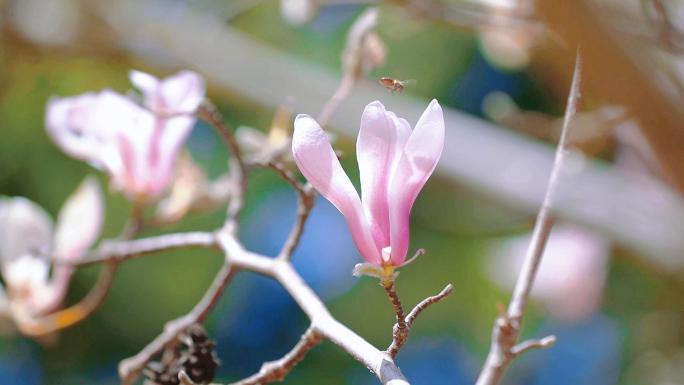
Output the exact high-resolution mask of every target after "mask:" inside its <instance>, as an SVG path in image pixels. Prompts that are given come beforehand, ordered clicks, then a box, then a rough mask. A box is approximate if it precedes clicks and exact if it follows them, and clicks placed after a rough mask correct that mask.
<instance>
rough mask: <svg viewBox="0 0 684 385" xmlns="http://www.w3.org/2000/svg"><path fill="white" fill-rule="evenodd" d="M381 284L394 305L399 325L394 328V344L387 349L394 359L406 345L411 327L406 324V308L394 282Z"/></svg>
mask: <svg viewBox="0 0 684 385" xmlns="http://www.w3.org/2000/svg"><path fill="white" fill-rule="evenodd" d="M381 284H382V287H383V288H384V289H385V292H387V297H388V298H389V300H390V302H391V303H392V308H393V309H394V314H396V316H397V323H396V324H395V325H394V327H393V328H392V343H391V344H390V346H389V347H388V348H387V353H388V354H389V355H390V357H392V358H394V357H396V356H397V353H399V349H401V347H402V346H403V345H404V344H405V343H406V339H407V338H408V333H409V326H408V325H407V324H406V315H404V308H403V307H402V305H401V300H400V299H399V296H398V295H397V291H396V288H395V287H394V280H393V279H392V280H383V281H382V283H381Z"/></svg>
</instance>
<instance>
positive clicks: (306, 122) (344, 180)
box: [292, 114, 381, 264]
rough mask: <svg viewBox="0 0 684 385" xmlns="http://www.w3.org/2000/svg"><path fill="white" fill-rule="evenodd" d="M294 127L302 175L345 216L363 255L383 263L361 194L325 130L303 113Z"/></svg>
mask: <svg viewBox="0 0 684 385" xmlns="http://www.w3.org/2000/svg"><path fill="white" fill-rule="evenodd" d="M294 127H295V129H294V133H293V137H292V154H293V155H294V159H295V162H296V163H297V166H298V167H299V169H300V170H301V172H302V174H304V176H305V177H306V179H307V180H308V181H309V182H310V183H311V184H312V185H313V186H314V187H315V188H316V190H318V191H319V192H320V193H321V195H323V196H324V197H325V198H326V199H328V200H329V201H330V202H331V203H332V204H333V205H335V207H337V209H338V210H340V212H341V213H342V215H344V217H345V219H346V220H347V224H348V225H349V228H350V229H351V233H352V238H353V239H354V243H356V246H357V248H358V249H359V251H360V253H361V255H362V256H363V257H364V258H365V259H366V260H367V261H368V262H371V263H375V264H380V263H381V260H380V253H379V251H378V249H377V247H376V246H375V243H374V241H373V238H372V236H371V234H370V231H369V226H368V223H367V221H366V218H365V216H364V213H363V209H362V207H361V201H360V200H359V196H358V194H357V192H356V189H354V185H352V183H351V181H350V180H349V177H348V176H347V174H346V173H345V172H344V170H343V169H342V166H341V165H340V161H339V160H338V159H337V156H336V155H335V151H333V148H332V146H331V145H330V141H329V140H328V137H327V136H326V135H325V132H323V130H322V129H321V126H320V125H319V124H318V123H317V122H316V121H315V120H314V119H313V118H311V117H310V116H308V115H303V114H300V115H298V116H297V118H296V119H295V123H294Z"/></svg>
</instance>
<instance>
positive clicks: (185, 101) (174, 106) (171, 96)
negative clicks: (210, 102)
mask: <svg viewBox="0 0 684 385" xmlns="http://www.w3.org/2000/svg"><path fill="white" fill-rule="evenodd" d="M205 91H206V86H205V84H204V79H202V77H201V76H200V75H199V74H197V73H195V72H192V71H181V72H179V73H177V74H176V75H174V76H171V77H168V78H166V79H164V80H162V82H161V86H160V90H159V93H160V95H161V99H162V100H163V101H164V107H165V109H166V110H167V111H169V112H173V113H191V112H194V111H195V110H196V109H197V107H199V105H200V103H201V102H202V100H204V93H205Z"/></svg>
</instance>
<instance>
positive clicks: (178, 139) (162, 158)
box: [148, 116, 195, 196]
mask: <svg viewBox="0 0 684 385" xmlns="http://www.w3.org/2000/svg"><path fill="white" fill-rule="evenodd" d="M161 124H162V125H163V128H162V130H163V131H161V132H160V135H159V137H158V138H157V140H156V142H155V143H154V146H156V147H157V150H156V151H157V152H158V156H159V158H158V160H157V161H156V169H155V170H154V178H153V179H152V180H150V183H149V185H148V190H149V193H150V194H151V195H152V196H159V195H160V194H161V193H162V192H164V191H165V190H166V189H167V188H168V187H169V186H170V185H171V182H172V181H173V177H174V171H175V168H176V159H177V158H178V155H179V153H180V151H181V149H182V147H183V143H185V140H186V139H187V138H188V136H189V135H190V132H191V131H192V128H193V127H194V124H195V119H194V118H191V117H189V116H177V117H175V118H171V119H166V120H163V121H162V122H161Z"/></svg>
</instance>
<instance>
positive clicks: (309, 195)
mask: <svg viewBox="0 0 684 385" xmlns="http://www.w3.org/2000/svg"><path fill="white" fill-rule="evenodd" d="M263 166H264V167H268V168H271V169H273V170H275V171H276V172H277V173H278V175H280V177H281V178H282V179H283V180H285V181H286V182H287V183H288V184H289V185H290V186H292V188H294V190H295V191H296V192H297V219H296V221H295V224H294V226H292V230H290V235H288V237H287V240H286V241H285V244H284V245H283V249H282V250H281V251H280V253H279V254H278V258H283V259H291V258H292V253H293V252H294V250H295V248H297V245H298V244H299V240H300V238H301V237H302V233H303V232H304V225H305V224H306V220H307V219H308V218H309V214H310V213H311V209H313V206H314V197H315V192H314V189H313V187H312V186H311V185H310V184H308V183H300V182H299V181H298V180H297V178H295V176H294V175H292V173H291V172H290V171H289V170H287V169H286V168H285V167H284V166H283V165H282V164H281V163H279V162H275V161H269V162H267V163H266V164H263Z"/></svg>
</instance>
